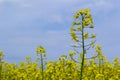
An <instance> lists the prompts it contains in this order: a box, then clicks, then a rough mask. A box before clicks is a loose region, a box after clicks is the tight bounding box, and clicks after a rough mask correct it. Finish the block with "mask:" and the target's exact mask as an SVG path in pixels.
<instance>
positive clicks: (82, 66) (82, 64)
mask: <svg viewBox="0 0 120 80" xmlns="http://www.w3.org/2000/svg"><path fill="white" fill-rule="evenodd" d="M82 21H83V15H82ZM82 51H83V55H82V63H81V73H80V76H81V77H80V80H82V76H83V68H84V57H85V45H84V26H83V23H82Z"/></svg>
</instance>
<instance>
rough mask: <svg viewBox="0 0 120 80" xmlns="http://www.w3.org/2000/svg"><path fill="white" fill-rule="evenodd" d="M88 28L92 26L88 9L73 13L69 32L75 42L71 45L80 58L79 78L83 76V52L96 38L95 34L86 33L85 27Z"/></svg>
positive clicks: (85, 52)
mask: <svg viewBox="0 0 120 80" xmlns="http://www.w3.org/2000/svg"><path fill="white" fill-rule="evenodd" d="M89 28H91V29H92V28H94V27H93V21H92V16H91V14H90V13H89V9H83V10H78V11H77V12H76V13H75V15H74V21H73V22H72V27H71V28H70V33H71V37H72V39H73V41H74V42H76V43H77V44H76V45H73V46H72V47H73V48H74V50H75V51H76V53H78V54H79V56H80V58H81V59H80V61H79V62H80V63H81V68H80V80H82V77H83V70H84V61H85V54H87V51H88V50H89V49H90V48H91V47H92V48H94V43H95V40H94V38H96V35H94V34H89V33H88V30H87V29H89ZM78 48H81V50H82V52H79V51H78ZM72 59H73V58H72ZM74 61H75V60H74Z"/></svg>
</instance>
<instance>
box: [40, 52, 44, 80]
mask: <svg viewBox="0 0 120 80" xmlns="http://www.w3.org/2000/svg"><path fill="white" fill-rule="evenodd" d="M40 57H41V71H42V73H41V74H42V80H44V73H43V57H42V54H40Z"/></svg>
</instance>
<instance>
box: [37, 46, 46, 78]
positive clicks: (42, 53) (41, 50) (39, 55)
mask: <svg viewBox="0 0 120 80" xmlns="http://www.w3.org/2000/svg"><path fill="white" fill-rule="evenodd" d="M36 55H37V60H40V64H41V65H40V66H41V67H40V68H41V71H40V73H41V74H42V80H44V61H43V58H44V57H46V51H45V49H44V48H43V47H42V46H38V47H37V49H36Z"/></svg>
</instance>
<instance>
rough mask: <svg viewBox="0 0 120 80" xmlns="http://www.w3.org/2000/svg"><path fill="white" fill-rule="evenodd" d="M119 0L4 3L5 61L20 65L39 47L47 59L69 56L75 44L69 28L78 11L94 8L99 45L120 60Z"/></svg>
mask: <svg viewBox="0 0 120 80" xmlns="http://www.w3.org/2000/svg"><path fill="white" fill-rule="evenodd" d="M119 3H120V1H119V0H74V1H73V0H0V37H1V40H0V49H1V50H3V51H4V54H5V58H4V60H5V61H8V62H10V63H11V62H20V61H24V60H25V56H27V55H30V56H32V59H33V60H35V50H36V47H37V46H39V45H42V46H44V47H45V49H46V50H47V59H49V60H56V59H57V58H58V57H60V56H61V55H63V54H65V55H67V54H68V52H69V50H70V49H72V48H71V47H70V45H71V44H73V42H72V40H71V37H70V35H69V29H70V27H71V23H72V21H73V15H74V13H75V12H76V11H77V10H78V9H84V8H90V10H91V14H92V16H93V20H94V25H95V29H94V33H96V34H97V43H98V44H101V45H102V50H103V54H104V55H105V56H107V58H108V59H109V60H112V59H113V58H114V57H116V56H118V57H120V49H119V48H120V44H119V43H120V37H119V34H120V32H119V31H120V25H119V22H120V6H119Z"/></svg>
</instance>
